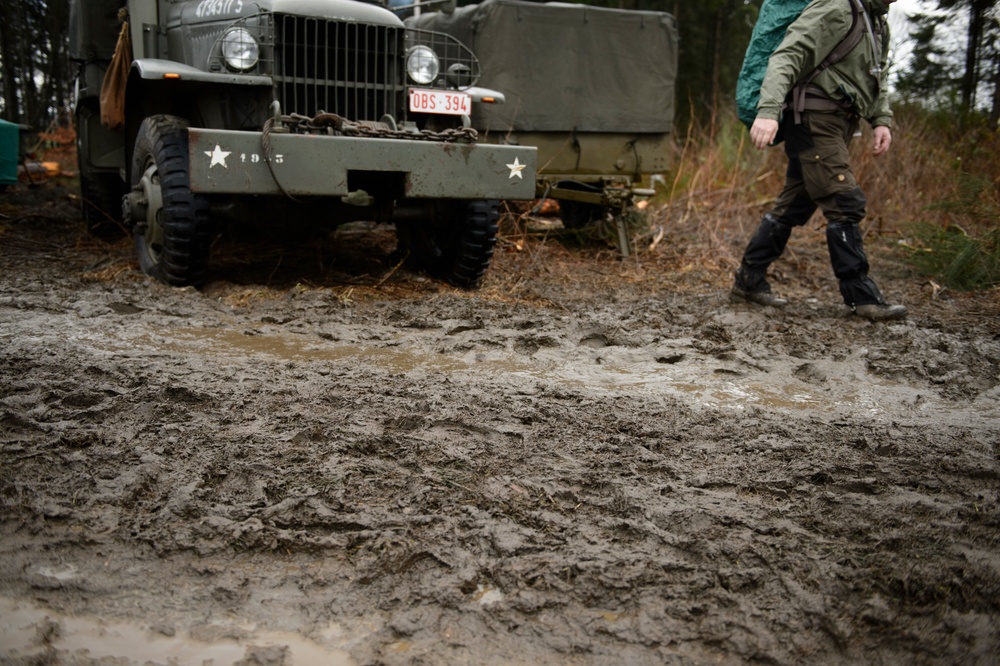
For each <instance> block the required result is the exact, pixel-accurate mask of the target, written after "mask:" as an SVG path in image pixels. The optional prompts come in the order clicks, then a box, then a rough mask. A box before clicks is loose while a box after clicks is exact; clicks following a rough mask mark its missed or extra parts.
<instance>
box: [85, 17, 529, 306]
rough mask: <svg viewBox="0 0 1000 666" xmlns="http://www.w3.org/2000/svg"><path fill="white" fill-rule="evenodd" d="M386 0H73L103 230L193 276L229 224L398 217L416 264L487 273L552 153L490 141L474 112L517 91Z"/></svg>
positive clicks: (459, 273) (471, 279)
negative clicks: (509, 211) (501, 211)
mask: <svg viewBox="0 0 1000 666" xmlns="http://www.w3.org/2000/svg"><path fill="white" fill-rule="evenodd" d="M450 4H451V5H452V6H453V5H454V2H451V3H450ZM385 5H386V2H385V0H373V1H369V2H360V1H356V0H253V1H251V0H127V1H126V0H71V57H72V58H73V60H74V61H75V62H76V63H77V64H78V67H79V74H78V79H77V95H76V109H75V111H76V120H77V132H78V137H79V138H78V148H79V166H80V187H81V193H82V197H81V198H82V200H83V202H84V205H83V215H84V218H85V220H86V221H87V223H88V225H89V226H90V227H91V228H93V229H97V228H99V227H100V226H101V225H104V224H106V223H109V222H111V221H120V223H121V225H123V226H124V227H125V228H127V229H129V230H130V231H131V232H132V233H133V235H134V239H135V248H136V252H137V255H138V259H139V264H140V266H141V268H142V270H143V271H144V272H145V273H147V274H149V275H151V276H153V277H155V278H158V279H159V280H162V281H163V282H166V283H168V284H171V285H190V284H198V283H199V282H201V281H203V280H204V278H205V276H206V267H207V265H208V260H209V250H210V245H211V242H212V240H213V234H214V233H215V230H216V229H218V224H219V222H220V221H222V220H226V221H228V223H235V224H244V223H246V224H265V225H273V226H276V227H277V228H279V229H280V228H281V225H284V224H290V223H291V222H293V221H299V222H300V221H302V220H308V221H309V222H310V223H315V224H317V225H320V224H328V225H333V226H335V225H339V224H343V223H346V222H351V221H360V220H368V221H375V222H391V223H394V224H395V227H396V232H397V236H398V238H399V242H400V247H401V249H403V250H405V251H406V252H407V253H408V256H409V258H410V260H411V263H412V264H413V265H416V266H418V267H419V268H421V269H423V270H426V271H428V272H431V273H433V274H435V275H438V276H440V277H442V278H444V279H447V280H449V281H451V282H453V283H455V284H458V285H462V286H467V287H475V286H477V285H478V284H479V283H480V281H481V279H482V277H483V275H484V273H485V271H486V269H487V267H488V266H489V263H490V259H491V257H492V253H493V247H494V244H495V241H496V235H497V217H498V212H497V206H498V201H499V200H505V199H512V200H519V199H520V200H525V199H531V198H533V197H534V190H535V187H534V180H535V169H536V150H535V149H534V148H531V147H526V146H513V145H509V146H500V145H492V144H484V143H482V142H479V141H477V132H476V131H475V130H474V129H473V128H472V127H471V121H470V116H471V114H472V113H473V112H474V111H473V110H474V109H475V108H476V107H477V106H480V105H485V104H498V103H501V102H503V101H504V98H503V95H501V94H499V93H497V92H493V91H490V90H486V89H484V88H481V87H478V86H477V83H478V80H479V78H480V69H479V63H478V61H477V60H476V57H475V55H474V54H473V53H472V52H471V51H470V50H469V49H468V48H466V47H464V46H463V45H461V44H459V43H458V42H457V41H456V40H455V39H454V38H452V37H449V36H447V35H442V34H438V33H434V32H429V31H425V30H419V29H407V28H406V27H405V26H404V25H403V23H402V20H401V19H400V18H398V17H397V16H396V15H395V14H393V13H392V12H391V11H389V9H388V8H387V7H386V6H385ZM102 120H103V122H102ZM116 121H117V122H116Z"/></svg>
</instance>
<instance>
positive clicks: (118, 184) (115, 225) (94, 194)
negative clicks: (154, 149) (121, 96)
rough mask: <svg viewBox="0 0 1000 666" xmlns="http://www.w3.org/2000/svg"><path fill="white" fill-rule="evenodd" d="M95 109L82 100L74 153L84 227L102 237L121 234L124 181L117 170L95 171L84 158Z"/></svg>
mask: <svg viewBox="0 0 1000 666" xmlns="http://www.w3.org/2000/svg"><path fill="white" fill-rule="evenodd" d="M96 116H97V112H96V111H94V109H93V108H91V107H90V105H88V104H81V105H80V108H79V110H78V111H77V117H76V127H77V131H76V155H77V167H78V168H79V170H80V214H81V216H82V217H83V221H84V223H85V224H86V225H87V231H88V232H89V233H91V234H93V235H94V236H98V237H101V238H114V237H115V236H121V235H122V234H123V231H124V230H123V228H122V225H121V223H120V221H121V217H122V197H123V196H124V195H125V184H124V183H123V182H122V179H121V178H120V177H119V176H118V174H117V173H113V172H112V173H109V172H106V171H98V170H96V169H94V168H93V167H92V166H91V164H90V162H89V160H88V159H87V155H88V149H87V148H88V147H87V146H84V145H83V138H82V137H83V136H84V134H85V133H87V134H88V135H89V129H87V130H85V129H84V128H85V127H92V126H93V124H94V123H95V122H97V121H96V120H95V119H96Z"/></svg>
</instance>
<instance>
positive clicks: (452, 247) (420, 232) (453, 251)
mask: <svg viewBox="0 0 1000 666" xmlns="http://www.w3.org/2000/svg"><path fill="white" fill-rule="evenodd" d="M499 206H500V203H499V202H498V201H491V200H484V201H459V202H437V203H436V204H435V205H433V206H432V207H431V210H430V212H429V215H428V217H429V219H427V220H426V221H424V222H423V223H416V224H414V223H408V224H406V225H405V227H404V228H400V229H398V232H399V237H400V242H401V245H402V246H403V247H404V249H406V250H407V251H408V252H409V263H410V265H411V266H412V267H415V268H417V269H419V270H424V271H426V272H427V273H430V274H431V275H433V276H435V277H437V278H440V279H442V280H446V281H448V282H450V283H452V284H454V285H456V286H459V287H465V288H470V289H474V288H476V287H478V286H479V285H480V284H481V283H482V280H483V276H484V275H485V274H486V270H487V269H488V268H489V266H490V261H491V260H492V259H493V249H494V247H496V242H497V220H498V219H499V217H500V214H499Z"/></svg>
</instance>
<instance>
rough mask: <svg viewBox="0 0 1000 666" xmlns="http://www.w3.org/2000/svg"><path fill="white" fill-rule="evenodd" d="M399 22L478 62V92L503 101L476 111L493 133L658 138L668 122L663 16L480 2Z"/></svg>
mask: <svg viewBox="0 0 1000 666" xmlns="http://www.w3.org/2000/svg"><path fill="white" fill-rule="evenodd" d="M407 25H409V26H411V27H414V28H420V29H424V30H434V31H437V32H443V33H446V34H449V35H451V36H452V37H455V38H457V39H458V40H459V41H461V42H462V43H463V44H465V45H466V46H468V47H469V48H471V49H472V51H473V52H474V53H475V54H476V56H477V57H478V58H479V62H480V66H481V70H482V77H481V79H480V81H479V85H480V86H482V87H484V88H490V89H492V90H497V91H499V92H502V93H503V94H504V96H505V97H506V103H505V104H502V105H490V104H479V105H477V107H476V109H475V111H474V112H473V116H472V124H473V126H474V127H476V128H477V129H481V130H488V131H494V132H506V131H511V130H512V131H525V132H570V131H577V132H611V133H623V132H624V133H646V132H648V133H666V132H670V131H671V130H672V128H673V122H674V85H675V81H676V79H677V27H676V21H675V20H674V17H673V16H672V15H670V14H667V13H664V12H652V11H626V10H617V9H604V8H599V7H588V6H585V5H575V4H568V3H560V2H549V3H535V2H525V1H523V0H485V2H481V3H479V4H477V5H469V6H466V7H461V8H459V9H457V10H456V11H455V12H454V13H453V14H451V15H446V14H443V13H432V14H424V15H422V16H419V17H415V18H413V19H409V20H408V21H407Z"/></svg>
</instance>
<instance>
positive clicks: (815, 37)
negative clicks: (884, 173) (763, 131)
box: [757, 0, 892, 127]
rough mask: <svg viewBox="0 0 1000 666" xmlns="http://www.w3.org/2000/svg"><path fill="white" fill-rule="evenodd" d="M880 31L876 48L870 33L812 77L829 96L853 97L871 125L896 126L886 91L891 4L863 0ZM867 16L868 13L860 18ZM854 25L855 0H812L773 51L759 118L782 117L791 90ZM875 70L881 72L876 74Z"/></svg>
mask: <svg viewBox="0 0 1000 666" xmlns="http://www.w3.org/2000/svg"><path fill="white" fill-rule="evenodd" d="M862 3H863V4H864V5H865V6H866V7H867V8H868V11H869V16H870V17H871V22H872V27H873V28H874V30H875V42H876V43H875V49H876V50H877V54H873V53H872V42H871V40H870V39H869V37H868V35H867V34H865V36H864V37H863V38H862V40H861V41H860V42H859V43H858V45H857V46H856V47H854V49H853V50H852V51H851V52H850V53H848V54H847V56H846V57H844V59H843V60H841V61H840V62H838V63H836V64H834V65H833V66H831V67H829V68H827V69H826V70H825V71H823V72H822V73H820V75H819V76H818V77H816V79H815V80H814V81H813V85H815V86H818V87H819V88H821V89H822V90H823V91H824V92H825V93H826V95H827V96H828V97H830V99H833V100H835V101H839V102H850V104H851V106H852V107H853V109H854V111H856V112H857V113H858V114H859V115H860V116H861V117H862V118H864V119H866V120H867V121H868V122H869V123H870V124H871V125H872V127H878V126H879V125H884V126H886V127H890V126H891V125H892V111H891V110H890V109H889V99H888V95H887V90H886V87H887V82H886V74H887V65H888V61H889V23H888V20H887V17H886V15H887V14H888V6H887V5H886V4H885V3H884V2H883V0H862ZM859 19H860V20H863V17H859ZM850 27H851V6H850V0H813V1H812V2H810V3H809V5H808V6H806V8H805V9H804V10H803V11H802V14H801V15H800V16H799V17H798V18H797V19H795V21H794V22H793V23H792V24H791V25H790V26H789V27H788V32H787V33H786V34H785V38H784V39H783V40H782V42H781V44H780V45H779V46H778V48H777V50H775V52H774V53H773V54H771V58H770V60H769V61H768V65H767V74H766V75H765V76H764V83H763V84H762V85H761V89H760V103H759V104H758V105H757V117H758V118H769V119H772V120H779V119H780V117H781V112H782V106H783V105H784V103H785V101H786V98H787V97H788V93H789V92H790V91H791V89H792V87H793V86H794V85H795V83H796V82H797V81H799V80H800V79H801V78H803V77H804V76H806V75H807V74H809V73H810V72H811V71H812V70H813V69H815V68H816V66H817V65H818V64H819V63H820V62H821V61H822V60H823V58H825V57H826V56H827V55H828V54H829V53H830V51H832V50H833V49H834V47H835V46H837V44H839V43H840V41H841V40H842V39H843V38H844V35H846V34H847V32H848V30H850ZM872 72H877V74H873V73H872Z"/></svg>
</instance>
